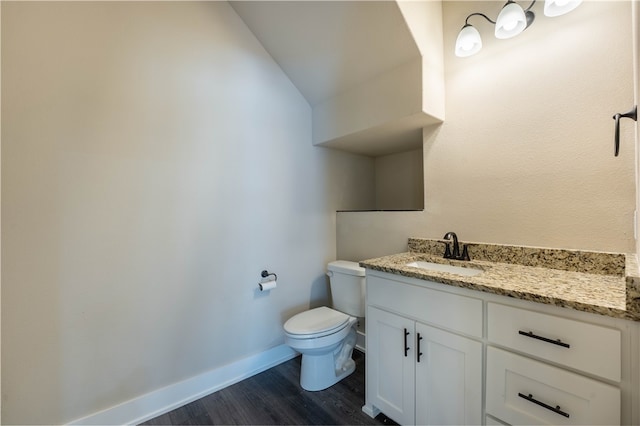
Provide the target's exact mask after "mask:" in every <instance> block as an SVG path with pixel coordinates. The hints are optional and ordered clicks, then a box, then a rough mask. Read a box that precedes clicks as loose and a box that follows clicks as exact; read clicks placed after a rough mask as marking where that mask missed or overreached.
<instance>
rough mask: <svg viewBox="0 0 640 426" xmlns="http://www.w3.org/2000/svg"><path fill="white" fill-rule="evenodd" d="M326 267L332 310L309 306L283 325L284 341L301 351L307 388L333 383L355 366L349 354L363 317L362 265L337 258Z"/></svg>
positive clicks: (302, 377)
mask: <svg viewBox="0 0 640 426" xmlns="http://www.w3.org/2000/svg"><path fill="white" fill-rule="evenodd" d="M327 269H328V272H327V275H328V276H329V281H330V284H331V295H332V299H333V309H332V308H329V307H326V306H322V307H320V308H315V309H310V310H308V311H305V312H301V313H299V314H297V315H294V316H293V317H291V318H289V320H288V321H287V322H285V324H284V331H285V343H286V344H287V345H288V346H290V347H291V348H293V349H295V350H296V351H298V352H300V353H301V354H302V367H301V369H300V386H302V388H303V389H306V390H308V391H319V390H323V389H326V388H328V387H330V386H333V385H334V384H336V383H338V382H339V381H340V380H342V379H343V378H345V377H347V376H348V375H349V374H351V373H353V372H354V370H355V369H356V365H355V362H354V361H353V359H351V355H352V353H353V348H354V346H355V344H356V324H357V322H358V318H363V317H364V309H365V302H364V295H365V278H364V268H361V267H360V266H358V263H356V262H349V261H346V260H336V261H334V262H330V263H329V265H328V266H327Z"/></svg>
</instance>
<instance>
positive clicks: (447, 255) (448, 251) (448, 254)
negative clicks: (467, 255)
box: [443, 242, 453, 259]
mask: <svg viewBox="0 0 640 426" xmlns="http://www.w3.org/2000/svg"><path fill="white" fill-rule="evenodd" d="M443 243H444V247H445V248H444V256H443V257H444V258H445V259H451V258H452V257H453V256H452V255H451V247H449V243H448V242H443Z"/></svg>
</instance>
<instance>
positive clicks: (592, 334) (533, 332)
mask: <svg viewBox="0 0 640 426" xmlns="http://www.w3.org/2000/svg"><path fill="white" fill-rule="evenodd" d="M487 318H488V326H487V337H488V339H489V341H491V342H494V343H497V344H500V345H502V346H506V347H509V348H513V349H517V350H519V351H522V352H525V353H527V354H531V355H534V356H536V357H540V358H542V359H545V360H549V361H552V362H555V363H558V364H562V365H566V366H569V367H572V368H575V369H578V370H581V371H585V372H588V373H591V374H594V375H597V376H600V377H603V378H606V379H610V380H614V381H616V382H619V381H620V375H621V341H620V339H621V337H620V330H616V329H612V328H607V327H602V326H599V325H594V324H588V323H584V322H580V321H574V320H570V319H567V318H561V317H556V316H553V315H547V314H542V313H539V312H533V311H528V310H526V309H519V308H513V307H510V306H505V305H500V304H497V303H489V304H488V315H487Z"/></svg>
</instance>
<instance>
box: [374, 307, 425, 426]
mask: <svg viewBox="0 0 640 426" xmlns="http://www.w3.org/2000/svg"><path fill="white" fill-rule="evenodd" d="M366 321H367V367H368V369H369V370H368V371H367V403H368V404H372V405H374V406H375V407H376V408H377V409H379V410H381V411H382V412H383V413H384V414H385V415H387V416H388V417H390V418H392V419H393V420H395V421H396V422H398V423H400V424H402V425H410V424H414V423H415V422H414V420H415V417H414V416H415V411H414V410H415V405H414V404H415V394H414V383H415V343H414V342H415V336H414V325H415V323H414V322H413V321H412V320H409V319H407V318H403V317H401V316H398V315H394V314H390V313H388V312H385V311H381V310H380V309H376V308H373V307H371V306H369V307H368V308H367V316H366Z"/></svg>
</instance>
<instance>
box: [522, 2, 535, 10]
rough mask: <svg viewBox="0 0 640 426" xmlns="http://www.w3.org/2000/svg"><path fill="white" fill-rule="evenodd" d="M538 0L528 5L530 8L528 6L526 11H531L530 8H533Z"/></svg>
mask: <svg viewBox="0 0 640 426" xmlns="http://www.w3.org/2000/svg"><path fill="white" fill-rule="evenodd" d="M536 1H537V0H533V1H532V2H531V4H530V5H529V7H528V8H526V9H525V10H524V11H525V12H528V11H530V10H531V8H532V7H533V5H534V4H536Z"/></svg>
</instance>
